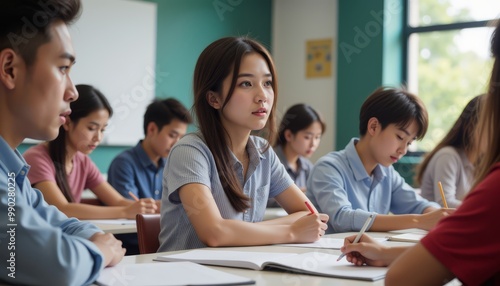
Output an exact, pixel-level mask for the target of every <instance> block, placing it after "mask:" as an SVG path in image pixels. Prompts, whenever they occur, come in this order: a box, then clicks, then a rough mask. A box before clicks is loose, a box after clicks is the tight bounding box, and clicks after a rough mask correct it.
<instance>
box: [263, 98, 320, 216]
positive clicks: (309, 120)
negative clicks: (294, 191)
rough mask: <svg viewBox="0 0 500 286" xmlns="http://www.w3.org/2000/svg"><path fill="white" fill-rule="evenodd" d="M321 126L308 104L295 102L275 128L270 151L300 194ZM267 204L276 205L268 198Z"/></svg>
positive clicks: (318, 118)
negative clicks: (277, 127)
mask: <svg viewBox="0 0 500 286" xmlns="http://www.w3.org/2000/svg"><path fill="white" fill-rule="evenodd" d="M325 127H326V124H325V122H324V121H323V119H322V118H321V116H320V115H319V113H318V112H317V111H316V110H314V109H313V108H312V107H311V106H309V105H307V104H296V105H294V106H292V107H290V108H289V109H288V110H287V111H286V112H285V114H284V115H283V119H282V120H281V124H280V127H279V129H278V130H279V131H278V132H279V133H278V138H277V140H276V144H275V145H274V152H276V155H278V158H279V159H280V161H281V163H282V164H283V165H284V166H285V169H286V171H287V173H288V175H290V177H291V178H292V179H293V181H294V182H295V184H296V185H297V187H299V188H300V189H301V190H302V191H303V192H304V193H305V192H306V182H307V178H308V177H309V172H310V171H311V169H312V167H313V163H312V162H311V161H310V160H309V158H310V157H311V156H312V155H313V154H314V152H315V151H316V149H317V148H318V146H319V143H320V141H321V136H322V135H323V133H324V132H325ZM267 206H268V207H279V204H278V203H277V202H276V201H275V200H274V199H269V201H268V204H267Z"/></svg>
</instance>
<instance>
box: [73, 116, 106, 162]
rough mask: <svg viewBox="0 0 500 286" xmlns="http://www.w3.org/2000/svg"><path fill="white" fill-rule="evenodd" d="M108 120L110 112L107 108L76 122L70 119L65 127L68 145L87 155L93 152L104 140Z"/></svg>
mask: <svg viewBox="0 0 500 286" xmlns="http://www.w3.org/2000/svg"><path fill="white" fill-rule="evenodd" d="M108 120H109V112H108V110H106V109H99V110H96V111H94V112H92V113H89V115H87V116H85V117H83V118H80V120H78V121H77V122H76V123H75V122H72V121H71V120H70V119H68V122H67V123H66V124H64V129H65V130H66V131H67V133H66V136H67V139H66V146H67V147H69V148H71V150H76V151H80V152H82V153H83V154H86V155H88V154H90V153H92V151H94V150H95V148H97V146H99V144H100V143H101V141H102V138H103V135H104V131H105V130H106V127H107V126H108Z"/></svg>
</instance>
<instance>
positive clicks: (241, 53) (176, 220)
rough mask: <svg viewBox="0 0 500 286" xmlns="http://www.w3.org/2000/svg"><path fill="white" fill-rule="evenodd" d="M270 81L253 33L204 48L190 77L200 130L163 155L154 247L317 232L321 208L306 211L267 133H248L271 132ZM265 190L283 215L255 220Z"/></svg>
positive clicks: (297, 238)
mask: <svg viewBox="0 0 500 286" xmlns="http://www.w3.org/2000/svg"><path fill="white" fill-rule="evenodd" d="M276 86H277V83H276V75H275V69H274V64H273V61H272V59H271V56H270V55H269V52H268V51H267V50H266V49H265V48H264V47H263V46H262V45H261V44H260V43H258V42H256V41H254V40H252V39H249V38H246V37H227V38H222V39H219V40H217V41H215V42H213V43H211V44H210V45H209V46H208V47H207V48H205V50H203V52H202V53H201V55H200V57H199V58H198V61H197V63H196V67H195V71H194V80H193V91H194V107H193V109H194V111H195V113H196V117H197V122H198V124H199V129H200V130H199V132H197V133H192V134H188V135H186V136H184V137H183V138H182V139H181V140H179V142H177V144H175V146H174V147H173V148H172V150H171V151H170V154H169V156H168V158H167V164H166V166H165V172H164V180H163V192H164V193H163V196H162V208H161V232H160V235H159V239H160V248H159V250H160V251H167V250H179V249H190V248H201V247H207V246H211V247H215V246H237V245H238V246H247V245H264V244H274V243H293V242H297V243H298V242H313V241H316V240H318V239H319V238H320V236H321V235H323V234H324V232H325V230H326V228H327V224H326V223H325V222H326V221H327V220H328V216H327V215H325V214H318V213H316V212H315V213H313V214H310V212H309V210H308V208H307V207H306V204H305V202H306V201H308V200H307V197H306V196H305V195H304V193H303V192H302V191H301V190H300V189H299V188H298V187H297V186H296V185H295V184H294V183H293V181H292V179H291V178H290V176H288V174H287V173H286V170H285V168H284V167H283V165H282V164H281V163H280V161H279V159H278V157H277V156H276V154H275V153H274V152H273V150H272V148H270V147H269V143H268V142H269V141H268V140H266V139H264V138H261V137H258V136H253V135H250V133H251V132H252V131H255V130H262V129H265V130H266V135H267V136H265V137H266V138H269V136H273V135H274V133H275V128H276V127H275V125H274V124H275V123H274V115H275V111H276V97H277V91H276ZM268 197H275V198H276V200H277V201H278V203H279V204H280V205H281V206H282V207H283V208H284V209H285V211H286V212H287V213H289V215H288V216H285V217H282V218H278V219H274V220H269V221H262V219H263V217H264V212H265V209H266V202H267V199H268Z"/></svg>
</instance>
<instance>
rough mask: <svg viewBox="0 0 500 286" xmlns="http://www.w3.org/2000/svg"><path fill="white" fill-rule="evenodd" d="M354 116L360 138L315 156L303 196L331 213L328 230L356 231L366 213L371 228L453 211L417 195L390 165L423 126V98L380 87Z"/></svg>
mask: <svg viewBox="0 0 500 286" xmlns="http://www.w3.org/2000/svg"><path fill="white" fill-rule="evenodd" d="M359 118H360V125H359V131H360V135H361V138H360V139H358V138H353V139H351V141H350V142H349V144H347V146H346V148H345V149H344V150H341V151H335V152H330V153H329V154H327V155H325V156H323V157H322V158H320V159H319V160H318V161H317V162H316V164H315V166H314V168H313V170H312V171H311V175H310V176H309V179H308V182H307V190H308V192H307V196H308V197H309V199H310V200H311V202H312V203H313V204H314V205H315V206H316V208H317V209H318V211H319V212H322V213H326V214H328V215H329V216H330V218H331V219H330V221H329V224H330V226H331V227H329V228H328V232H330V233H332V232H348V231H359V230H360V229H361V228H362V226H363V224H364V223H365V221H366V220H367V218H368V217H369V216H370V214H374V215H375V217H374V219H373V220H372V222H371V224H370V225H369V227H368V229H369V230H370V231H390V230H397V229H405V228H421V229H427V230H428V229H430V228H432V227H433V226H434V225H435V224H436V223H437V221H438V220H439V219H440V218H441V217H443V216H445V215H446V214H448V213H449V212H451V211H452V210H443V209H440V208H439V205H438V204H436V203H433V202H429V201H427V200H425V199H423V198H422V197H420V196H419V195H418V194H417V193H416V192H415V191H414V189H413V188H412V187H410V186H409V185H408V184H407V183H405V181H404V178H403V177H401V175H399V174H398V172H397V171H395V170H394V168H393V167H392V164H394V163H396V162H397V161H398V160H399V159H401V157H403V156H404V155H405V154H406V152H407V150H408V146H409V145H410V144H411V143H412V142H413V141H414V140H416V139H421V138H423V137H424V135H425V133H426V131H427V126H428V115H427V111H426V109H425V106H424V104H423V102H422V101H421V100H420V99H419V98H418V97H417V96H415V95H413V94H411V93H409V92H408V91H406V90H404V89H397V88H384V87H381V88H378V89H377V90H375V91H374V92H373V93H372V94H371V95H370V96H369V97H368V98H367V99H366V101H365V102H364V103H363V105H362V107H361V111H360V116H359ZM389 212H391V213H393V214H395V215H388V214H389Z"/></svg>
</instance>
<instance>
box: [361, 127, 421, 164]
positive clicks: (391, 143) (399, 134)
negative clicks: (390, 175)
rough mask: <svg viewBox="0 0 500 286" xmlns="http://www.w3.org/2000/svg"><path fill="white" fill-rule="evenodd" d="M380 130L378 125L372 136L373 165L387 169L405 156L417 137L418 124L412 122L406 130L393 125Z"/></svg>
mask: <svg viewBox="0 0 500 286" xmlns="http://www.w3.org/2000/svg"><path fill="white" fill-rule="evenodd" d="M381 128H382V127H381V125H380V123H379V124H378V128H377V130H376V131H375V133H374V134H373V135H372V136H373V137H372V144H371V152H372V156H373V157H374V159H375V161H376V162H375V163H379V164H381V165H383V166H386V167H388V166H390V165H392V164H394V163H396V162H397V161H398V160H399V159H401V158H402V157H403V156H404V155H405V154H406V152H407V151H408V147H409V146H410V144H411V143H412V142H413V141H414V140H415V138H416V136H417V132H418V124H417V123H416V122H415V121H413V122H412V123H411V124H410V125H409V126H407V127H406V128H400V127H397V126H396V125H395V124H389V125H388V126H387V127H386V128H385V129H384V130H381ZM368 132H370V130H369V131H368Z"/></svg>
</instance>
